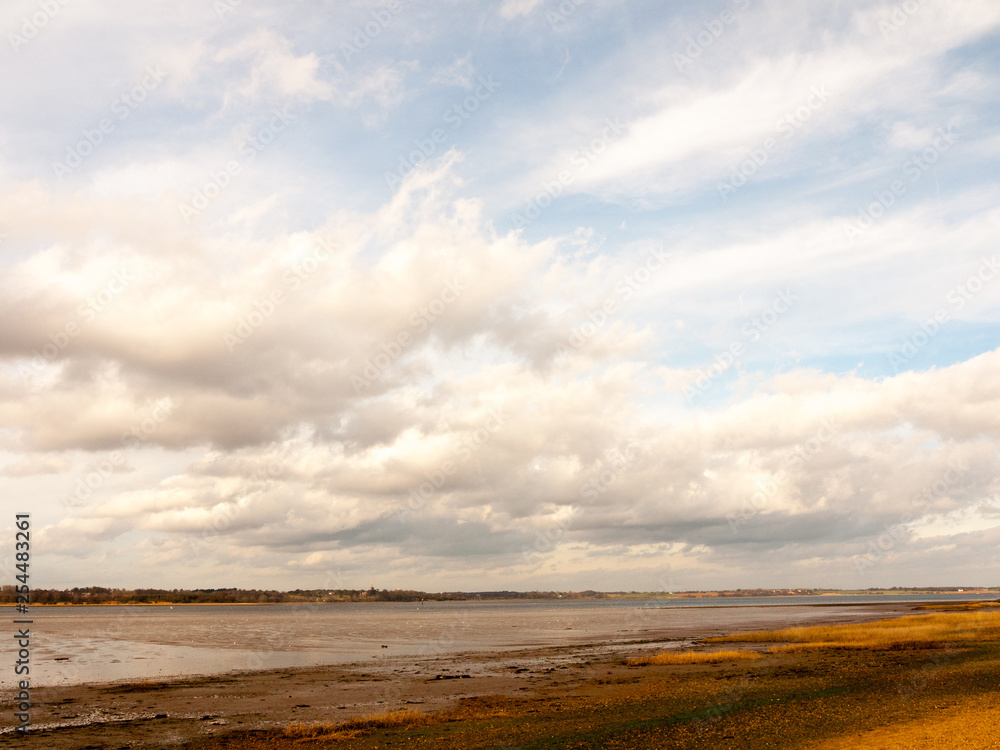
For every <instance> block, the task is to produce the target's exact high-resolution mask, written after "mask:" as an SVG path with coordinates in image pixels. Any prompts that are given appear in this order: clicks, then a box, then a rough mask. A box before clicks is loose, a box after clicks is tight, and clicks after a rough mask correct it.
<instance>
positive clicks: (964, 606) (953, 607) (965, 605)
mask: <svg viewBox="0 0 1000 750" xmlns="http://www.w3.org/2000/svg"><path fill="white" fill-rule="evenodd" d="M997 607H1000V599H998V600H996V601H988V602H955V603H954V604H949V603H947V602H946V603H944V604H921V605H920V606H919V607H917V609H945V610H949V611H952V612H957V611H959V610H970V609H995V608H997Z"/></svg>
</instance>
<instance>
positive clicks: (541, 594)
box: [0, 586, 607, 604]
mask: <svg viewBox="0 0 1000 750" xmlns="http://www.w3.org/2000/svg"><path fill="white" fill-rule="evenodd" d="M606 596H607V595H606V594H602V593H600V592H598V591H580V592H559V591H482V592H475V593H466V592H462V591H446V592H443V593H437V594H431V593H427V592H426V591H404V590H402V589H395V590H393V591H389V590H387V589H381V590H379V589H376V588H375V587H372V588H370V589H368V590H364V589H333V590H329V589H295V590H294V591H273V590H261V589H236V588H231V589H170V590H167V589H112V588H104V587H102V586H87V587H85V588H72V589H33V590H32V592H31V603H32V604H290V603H295V602H419V601H470V600H491V599H492V600H502V599H601V598H604V597H606ZM14 602H15V592H14V587H13V586H3V587H2V589H0V604H14Z"/></svg>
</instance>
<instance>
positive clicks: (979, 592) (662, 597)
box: [0, 589, 1000, 609]
mask: <svg viewBox="0 0 1000 750" xmlns="http://www.w3.org/2000/svg"><path fill="white" fill-rule="evenodd" d="M991 594H996V595H997V596H998V599H1000V591H997V590H993V589H966V590H963V591H956V590H948V591H929V590H926V589H920V590H914V591H899V590H897V591H850V592H833V591H825V592H822V593H809V594H774V595H768V596H762V595H752V596H736V595H733V594H729V593H727V594H725V595H720V594H719V593H716V592H702V593H700V594H683V595H682V594H655V593H650V594H641V593H636V594H632V593H629V594H605V595H603V596H599V597H596V596H595V597H579V596H573V597H565V598H562V597H537V598H529V597H510V598H500V597H487V598H479V597H477V596H476V595H475V594H470V595H469V597H468V598H465V599H459V598H453V599H433V598H429V599H405V600H386V599H376V598H371V599H363V598H362V599H358V600H342V599H335V600H323V599H310V600H299V601H283V602H226V601H200V602H170V601H165V602H164V601H160V602H139V601H110V602H52V603H48V602H47V603H37V604H36V603H32V604H31V605H30V607H31V608H33V609H34V608H46V609H59V608H63V609H65V608H68V607H84V608H94V607H171V608H172V607H206V606H212V607H251V606H253V607H262V606H293V605H300V604H333V605H336V604H455V603H460V604H477V603H478V604H488V603H511V602H587V601H630V600H631V601H641V600H645V601H651V600H652V601H662V602H671V601H684V600H713V601H726V600H732V601H751V600H752V601H760V602H762V603H763V602H767V601H768V600H773V599H805V598H811V597H812V598H820V597H836V596H843V597H869V596H872V597H874V596H893V597H897V596H898V597H905V596H957V595H961V596H983V595H991ZM838 604H844V605H849V604H851V602H842V603H836V602H831V603H830V604H828V605H819V604H816V605H814V606H838ZM13 606H14V604H13V602H2V603H0V607H13ZM714 606H717V607H724V606H726V605H724V604H717V605H714ZM734 606H736V605H734ZM739 606H746V605H739ZM775 606H780V605H775ZM790 606H810V605H808V604H802V605H790Z"/></svg>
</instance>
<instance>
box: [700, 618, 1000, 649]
mask: <svg viewBox="0 0 1000 750" xmlns="http://www.w3.org/2000/svg"><path fill="white" fill-rule="evenodd" d="M998 639H1000V612H978V611H977V612H958V613H948V614H929V615H912V616H910V617H900V618H897V619H894V620H880V621H878V622H867V623H859V624H857V625H854V624H848V625H816V626H813V627H801V628H786V629H785V630H769V631H763V632H759V633H738V634H735V635H727V636H721V637H718V638H706V639H705V642H706V643H778V644H781V643H785V644H789V645H782V646H775V647H774V648H772V649H771V651H772V652H775V653H780V652H787V651H798V650H802V649H805V648H857V649H900V648H937V647H942V646H944V645H947V644H952V645H962V644H968V643H971V642H981V641H991V640H998Z"/></svg>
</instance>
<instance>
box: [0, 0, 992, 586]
mask: <svg viewBox="0 0 1000 750" xmlns="http://www.w3.org/2000/svg"><path fill="white" fill-rule="evenodd" d="M0 30H2V31H3V32H4V38H5V43H6V47H4V48H3V50H2V53H0V54H2V55H3V62H4V70H5V75H4V77H3V81H2V83H0V87H2V89H3V91H2V93H3V96H0V118H2V122H3V123H4V127H3V129H2V131H0V190H2V194H3V195H2V198H3V199H2V200H0V286H2V294H0V305H2V306H3V311H2V315H0V357H2V358H3V361H2V369H0V373H2V375H0V377H2V381H0V497H3V499H4V507H9V509H10V511H11V513H13V512H17V511H20V510H22V509H24V508H30V509H31V510H32V512H33V513H34V523H35V527H36V529H37V533H38V538H39V540H40V541H39V547H38V552H37V557H36V565H37V569H38V571H39V575H40V576H41V577H42V579H43V580H45V581H46V582H47V583H48V584H49V585H52V586H72V585H87V584H104V585H136V586H140V585H141V586H166V587H174V586H223V585H239V586H269V587H276V588H297V587H313V586H333V585H334V584H337V585H343V586H358V587H362V586H363V587H366V586H368V585H369V584H371V583H373V582H374V583H375V584H376V585H378V586H386V587H412V588H423V589H427V590H441V589H457V588H464V589H474V588H490V589H495V588H520V589H527V588H564V589H572V588H575V589H583V588H599V589H632V588H644V589H649V590H656V589H658V588H674V589H696V588H728V587H748V586H796V587H798V586H831V587H834V586H835V587H850V588H853V587H867V586H882V585H887V586H891V585H946V584H956V585H974V584H989V583H995V581H993V580H992V579H991V577H990V573H991V572H992V571H993V570H995V569H996V563H997V560H996V553H995V551H994V550H995V549H996V546H997V545H996V543H997V541H998V539H997V537H998V534H1000V525H998V520H997V518H998V515H997V514H998V508H1000V505H998V503H1000V482H998V479H997V476H996V470H995V467H996V465H997V463H996V459H997V438H998V435H1000V423H998V422H997V417H996V414H998V413H1000V411H998V410H997V408H996V407H997V403H996V402H997V401H998V399H1000V391H998V389H997V386H996V383H997V382H1000V380H998V378H997V377H996V375H997V367H998V365H1000V352H998V350H997V342H998V336H1000V304H998V302H1000V279H998V278H997V277H998V276H1000V269H998V268H997V257H998V256H997V246H996V239H995V238H996V237H997V236H998V234H997V230H998V228H1000V226H998V225H1000V211H998V209H997V197H998V189H997V184H996V179H995V164H996V163H997V156H998V153H1000V140H998V138H997V135H996V133H997V132H998V124H1000V123H998V112H997V107H996V104H995V102H996V101H997V100H998V99H997V93H998V82H1000V77H998V59H997V56H998V52H997V50H998V49H1000V46H998V45H997V37H998V33H1000V10H998V9H996V8H994V7H993V6H992V5H991V4H989V3H986V2H984V1H980V0H964V1H962V2H955V3H949V4H947V5H942V4H936V3H930V2H919V0H910V1H909V2H907V3H902V4H895V5H894V4H890V3H875V4H872V3H862V2H849V1H845V2H838V3H833V4H827V5H824V6H822V7H796V6H794V5H793V4H789V3H779V2H762V1H760V0H738V1H737V0H729V1H727V2H712V3H666V4H665V3H654V2H632V3H627V4H626V3H621V2H610V1H609V2H603V1H600V0H587V2H580V3H579V4H578V3H576V2H575V1H574V0H564V1H563V2H562V3H559V2H555V0H495V1H494V2H474V1H472V0H463V1H462V2H459V1H458V0H454V1H452V2H441V3H433V4H432V3H427V2H407V1H406V0H399V2H392V3H389V2H362V1H360V0H359V1H357V2H292V3H275V2H266V1H260V2H250V0H244V2H238V3H237V2H233V0H219V2H215V3H208V2H180V3H171V4H166V3H152V4H146V5H144V6H143V7H142V8H141V9H138V8H136V7H135V6H134V4H129V3H125V2H102V3H97V2H86V1H84V0H69V1H67V2H65V3H64V4H60V3H58V2H53V3H46V2H32V1H30V0H27V1H24V2H22V1H21V0H17V1H16V2H10V3H7V4H6V5H5V8H4V11H3V13H2V15H0ZM498 415H499V416H498ZM796 456H798V458H796ZM956 467H957V468H956ZM595 482H596V483H597V484H596V485H595V484H594V483H595ZM588 487H589V488H591V489H593V488H595V487H597V488H598V489H599V491H593V492H588V491H586V488H588ZM928 492H929V493H930V495H929V496H928V495H927V493H928ZM921 497H923V498H925V499H926V498H927V497H929V498H930V499H926V502H925V501H921V500H919V499H918V498H921ZM0 522H2V523H7V521H0ZM872 545H874V547H873V546H872ZM8 565H9V561H8ZM664 581H668V582H669V583H664Z"/></svg>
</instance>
